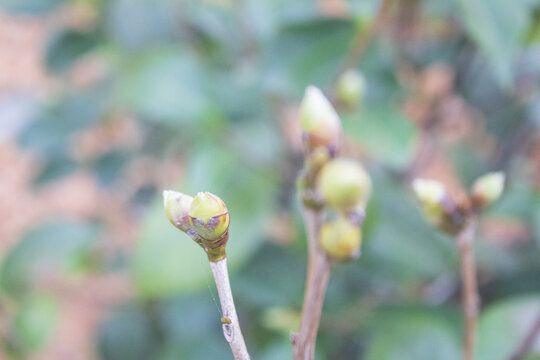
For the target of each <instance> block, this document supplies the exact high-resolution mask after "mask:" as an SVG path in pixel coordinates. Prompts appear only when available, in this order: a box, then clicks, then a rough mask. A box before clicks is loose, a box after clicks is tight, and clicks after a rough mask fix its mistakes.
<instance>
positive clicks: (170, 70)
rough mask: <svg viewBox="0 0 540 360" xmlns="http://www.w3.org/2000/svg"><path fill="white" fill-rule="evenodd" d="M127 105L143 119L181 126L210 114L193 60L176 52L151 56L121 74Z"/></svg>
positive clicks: (199, 75) (209, 103)
mask: <svg viewBox="0 0 540 360" xmlns="http://www.w3.org/2000/svg"><path fill="white" fill-rule="evenodd" d="M125 75H126V77H125V79H124V80H125V81H124V82H123V83H122V87H121V91H122V94H123V97H124V99H125V101H126V102H127V106H129V107H131V108H133V109H135V110H136V111H137V112H138V113H139V114H140V115H141V116H142V117H143V118H144V119H145V120H148V121H153V122H158V123H164V124H167V125H172V126H181V125H185V124H187V123H193V122H197V121H199V120H201V118H203V117H204V116H205V115H206V114H208V113H209V112H211V111H212V107H211V102H210V100H209V99H208V97H207V96H208V95H207V93H206V91H205V89H204V86H203V78H202V73H201V71H200V67H199V65H198V64H197V60H196V59H195V58H194V57H192V56H190V55H187V54H182V53H180V52H177V51H166V52H158V53H155V54H151V55H149V56H147V57H146V58H143V59H142V60H141V61H140V62H139V63H138V64H136V66H135V67H133V68H130V69H129V70H128V71H127V73H126V74H125Z"/></svg>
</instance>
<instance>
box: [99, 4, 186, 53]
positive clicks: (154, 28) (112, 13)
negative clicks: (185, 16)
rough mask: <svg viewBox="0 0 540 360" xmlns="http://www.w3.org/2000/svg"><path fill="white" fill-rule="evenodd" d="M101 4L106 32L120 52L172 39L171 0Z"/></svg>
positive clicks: (174, 13)
mask: <svg viewBox="0 0 540 360" xmlns="http://www.w3.org/2000/svg"><path fill="white" fill-rule="evenodd" d="M104 3H105V10H106V11H105V16H104V18H105V19H104V20H105V25H106V27H107V32H108V34H109V37H110V38H111V39H112V40H114V41H115V42H116V43H117V44H118V45H120V46H121V47H122V48H123V49H122V50H124V51H126V50H128V51H129V50H139V49H144V48H148V47H152V46H156V44H163V43H166V42H171V41H172V40H174V38H175V32H177V30H178V28H177V26H178V23H177V21H178V18H177V16H178V10H177V9H175V5H176V4H175V2H174V1H169V0H153V1H147V0H107V1H104ZM183 6H187V5H186V4H183ZM182 10H183V9H182Z"/></svg>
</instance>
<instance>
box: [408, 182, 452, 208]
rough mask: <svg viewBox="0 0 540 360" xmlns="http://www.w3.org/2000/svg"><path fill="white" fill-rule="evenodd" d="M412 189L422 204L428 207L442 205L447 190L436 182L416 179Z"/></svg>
mask: <svg viewBox="0 0 540 360" xmlns="http://www.w3.org/2000/svg"><path fill="white" fill-rule="evenodd" d="M412 188H413V190H414V193H415V194H416V197H417V198H418V199H419V200H420V202H421V203H422V204H424V205H428V206H438V205H440V204H441V203H442V201H443V199H444V198H445V196H446V188H445V187H444V185H443V184H442V183H441V182H439V181H436V180H429V179H414V181H413V183H412Z"/></svg>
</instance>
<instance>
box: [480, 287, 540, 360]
mask: <svg viewBox="0 0 540 360" xmlns="http://www.w3.org/2000/svg"><path fill="white" fill-rule="evenodd" d="M539 314H540V295H537V296H528V297H521V298H513V299H510V300H505V301H501V302H499V303H496V304H495V305H492V306H490V307H489V308H488V309H486V310H485V311H484V313H483V315H482V317H481V318H480V322H479V324H478V345H477V348H476V356H475V359H476V360H507V359H509V358H510V355H511V354H512V352H513V351H514V350H515V349H516V347H517V346H518V345H519V343H520V342H521V341H522V340H523V337H524V336H525V334H526V333H527V331H528V330H529V329H530V328H531V326H532V324H533V322H534V321H535V319H536V318H537V317H538V315H539Z"/></svg>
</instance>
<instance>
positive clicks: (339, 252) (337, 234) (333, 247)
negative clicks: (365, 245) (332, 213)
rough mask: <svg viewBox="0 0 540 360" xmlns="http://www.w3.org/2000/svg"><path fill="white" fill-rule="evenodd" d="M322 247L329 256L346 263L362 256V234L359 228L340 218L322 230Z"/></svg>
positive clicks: (324, 226)
mask: <svg viewBox="0 0 540 360" xmlns="http://www.w3.org/2000/svg"><path fill="white" fill-rule="evenodd" d="M320 235H321V246H322V248H323V249H324V251H325V252H326V254H327V255H328V256H330V257H331V258H333V259H335V260H340V261H346V260H350V259H354V258H357V257H358V256H359V255H360V245H361V244H362V232H361V231H360V228H359V227H358V226H355V225H353V224H351V223H350V222H349V221H347V220H346V219H344V218H342V217H340V218H339V219H337V220H334V221H331V222H328V223H326V224H324V225H323V227H322V228H321V234H320Z"/></svg>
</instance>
